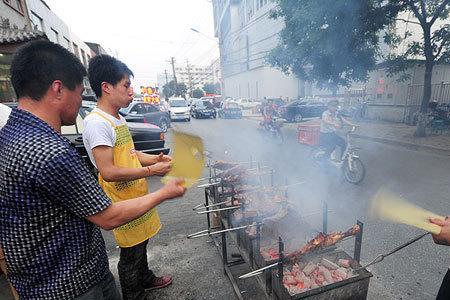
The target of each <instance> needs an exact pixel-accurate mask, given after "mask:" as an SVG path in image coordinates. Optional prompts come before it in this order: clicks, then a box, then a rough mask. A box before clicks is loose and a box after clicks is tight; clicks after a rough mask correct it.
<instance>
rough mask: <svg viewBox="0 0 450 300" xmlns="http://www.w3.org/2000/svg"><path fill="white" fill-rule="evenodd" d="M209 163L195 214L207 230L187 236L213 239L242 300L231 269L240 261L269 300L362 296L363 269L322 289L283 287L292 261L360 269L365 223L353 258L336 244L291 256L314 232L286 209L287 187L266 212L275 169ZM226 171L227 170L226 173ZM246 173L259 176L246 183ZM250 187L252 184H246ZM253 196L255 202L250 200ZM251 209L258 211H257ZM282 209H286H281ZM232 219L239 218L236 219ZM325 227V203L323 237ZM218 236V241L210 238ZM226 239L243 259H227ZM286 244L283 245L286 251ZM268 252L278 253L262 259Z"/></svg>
mask: <svg viewBox="0 0 450 300" xmlns="http://www.w3.org/2000/svg"><path fill="white" fill-rule="evenodd" d="M208 165H209V175H210V176H209V178H207V179H208V183H206V184H203V185H200V186H201V188H204V189H205V193H204V195H205V202H204V203H202V204H200V205H197V206H196V207H194V211H196V212H197V213H198V214H200V215H205V216H206V221H207V229H206V230H203V231H201V232H198V233H193V234H191V235H189V238H196V237H201V236H211V237H213V241H214V242H215V245H216V246H217V247H218V249H219V252H220V253H221V255H222V259H223V267H224V270H225V273H226V274H227V275H228V277H229V278H230V281H231V282H232V284H233V288H234V290H235V292H236V296H237V298H238V299H243V298H242V294H241V291H240V290H239V287H238V285H237V282H236V279H235V278H234V276H233V275H232V273H231V270H230V268H232V267H233V266H235V265H238V264H243V263H246V264H247V265H248V266H249V267H250V268H251V269H252V270H257V271H256V274H258V275H261V276H256V277H255V278H256V279H257V282H258V283H259V284H260V286H261V288H262V289H263V290H264V291H265V295H266V297H267V298H268V299H269V298H271V299H272V298H275V299H282V300H284V299H365V298H366V296H367V290H368V285H369V280H370V277H371V276H372V274H370V272H368V271H367V270H366V269H364V268H361V269H360V270H358V271H357V272H355V276H353V277H351V278H348V279H345V280H342V281H338V282H334V283H331V284H328V285H326V286H320V287H317V288H313V289H310V290H307V291H304V292H301V293H296V294H292V293H289V291H288V290H287V288H286V287H285V286H284V285H283V268H288V267H290V266H292V264H293V262H294V261H312V262H313V261H317V260H320V259H322V258H324V257H325V258H328V259H330V260H332V261H335V260H336V259H340V258H345V259H348V260H349V261H350V264H351V266H352V268H353V269H356V268H359V267H360V265H359V260H360V254H361V242H362V233H363V224H362V223H361V222H359V221H358V222H357V224H358V226H359V228H360V230H359V232H358V233H357V234H356V236H355V247H354V254H353V258H351V257H350V256H349V255H348V254H347V253H345V252H343V251H340V250H337V248H336V246H335V244H332V245H329V246H324V247H319V248H318V249H313V250H314V251H312V252H311V253H306V254H301V255H300V254H298V255H293V253H294V252H295V250H298V249H300V246H301V245H305V244H306V243H307V242H308V239H309V238H308V237H310V236H313V235H315V234H317V232H318V231H317V230H315V229H313V228H312V227H311V226H310V225H309V224H308V223H307V222H306V221H304V220H303V219H302V217H301V216H300V215H299V214H298V213H297V212H296V211H295V210H292V209H290V208H289V205H288V202H287V200H286V199H287V188H286V189H281V190H282V192H283V193H281V194H283V197H285V198H286V199H285V200H286V201H284V200H283V198H282V197H281V198H277V199H281V200H280V201H279V203H276V204H273V203H272V204H273V207H275V209H274V211H270V209H268V210H265V209H264V203H263V201H270V199H273V198H270V197H269V199H263V198H264V197H266V196H267V195H268V192H269V191H272V193H273V194H274V195H275V194H277V191H276V190H277V189H276V188H275V184H274V171H273V170H270V169H268V168H267V167H265V166H261V164H259V163H253V162H252V161H251V162H250V163H249V164H247V165H248V168H244V167H243V166H242V165H239V164H234V163H226V162H221V164H212V163H211V162H209V163H208ZM215 166H216V167H217V168H216V167H215ZM255 166H256V168H255ZM230 169H231V171H228V170H230ZM248 169H250V170H256V173H257V175H255V176H252V179H251V180H250V181H247V180H246V177H245V176H246V175H248V174H249V172H248V171H246V170H248ZM262 169H264V172H262V171H261V170H262ZM233 170H234V171H233ZM233 172H235V173H233ZM224 175H226V176H224ZM230 176H234V177H233V180H227V179H225V178H228V179H231V177H230ZM224 179H225V180H224ZM249 183H250V184H251V185H249ZM287 186H288V185H286V187H287ZM251 193H256V194H258V193H259V195H265V196H264V197H254V196H249V195H250V194H251ZM246 194H247V196H246ZM278 194H280V191H278ZM245 197H248V199H245ZM252 197H253V198H254V199H251V200H250V198H252ZM236 198H238V199H239V201H235V200H236ZM266 198H267V197H266ZM252 201H261V203H252ZM253 204H255V205H253ZM272 204H271V205H272ZM258 205H261V207H258ZM252 207H256V209H254V208H252ZM277 208H278V210H277ZM281 209H284V211H282V210H281ZM213 213H214V214H216V216H218V217H219V220H220V222H219V223H220V226H219V227H220V228H212V226H211V215H212V214H213ZM277 214H278V215H277ZM274 215H275V217H274ZM236 216H240V217H239V218H236ZM271 217H272V219H271ZM288 225H289V226H288ZM327 227H328V207H327V205H326V203H324V205H323V211H322V228H321V232H323V233H324V234H326V233H327ZM287 228H302V230H303V231H304V232H305V234H304V237H301V236H300V235H299V233H298V230H293V231H288V230H287ZM215 229H218V230H219V231H217V232H215V231H214V230H215ZM219 236H220V240H219V239H217V238H214V237H219ZM227 238H231V239H232V240H233V241H234V243H235V244H236V245H237V248H238V251H239V254H240V256H241V257H240V258H239V259H237V260H233V261H230V260H229V257H228V252H229V249H228V244H227ZM347 238H349V237H347ZM283 241H286V242H283ZM285 244H286V245H287V247H286V249H285ZM270 248H272V249H276V250H278V254H279V255H278V256H273V257H270V256H269V257H268V256H267V255H265V252H267V251H268V250H267V249H270ZM294 254H295V253H294ZM261 268H265V270H264V271H258V270H259V269H261ZM251 276H252V275H251ZM251 276H249V277H251ZM244 277H245V276H244Z"/></svg>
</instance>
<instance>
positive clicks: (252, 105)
mask: <svg viewBox="0 0 450 300" xmlns="http://www.w3.org/2000/svg"><path fill="white" fill-rule="evenodd" d="M234 102H236V103H237V104H238V105H239V107H240V108H241V109H242V110H245V109H256V107H257V106H258V105H260V104H261V103H259V102H258V101H253V100H251V99H245V98H239V99H236V100H234Z"/></svg>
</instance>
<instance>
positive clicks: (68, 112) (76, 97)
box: [61, 84, 84, 126]
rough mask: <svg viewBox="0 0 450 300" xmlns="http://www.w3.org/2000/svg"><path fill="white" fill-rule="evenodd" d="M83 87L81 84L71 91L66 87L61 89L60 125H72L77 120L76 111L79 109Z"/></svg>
mask: <svg viewBox="0 0 450 300" xmlns="http://www.w3.org/2000/svg"><path fill="white" fill-rule="evenodd" d="M83 91H84V87H83V84H79V85H77V86H76V87H75V89H74V90H73V91H71V90H70V89H68V88H67V87H64V86H63V88H62V98H61V99H62V101H61V105H62V107H61V125H62V126H70V125H74V124H75V123H76V120H77V116H78V111H79V110H80V107H81V102H82V100H83V99H82V97H81V95H82V94H83Z"/></svg>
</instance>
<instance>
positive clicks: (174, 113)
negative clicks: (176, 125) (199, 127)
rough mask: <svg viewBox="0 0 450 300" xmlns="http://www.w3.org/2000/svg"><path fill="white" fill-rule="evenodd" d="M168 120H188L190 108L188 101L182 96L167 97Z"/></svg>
mask: <svg viewBox="0 0 450 300" xmlns="http://www.w3.org/2000/svg"><path fill="white" fill-rule="evenodd" d="M169 107H170V108H169V112H170V120H172V121H173V120H184V121H188V122H189V121H190V120H191V115H190V108H189V104H188V102H187V101H186V100H185V99H184V98H170V99H169Z"/></svg>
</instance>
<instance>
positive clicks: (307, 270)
mask: <svg viewBox="0 0 450 300" xmlns="http://www.w3.org/2000/svg"><path fill="white" fill-rule="evenodd" d="M316 268H317V266H316V265H315V264H313V263H311V262H309V263H308V264H307V265H306V266H305V267H304V268H303V273H305V274H306V275H307V276H309V275H311V273H312V272H313V271H314V270H315V269H316Z"/></svg>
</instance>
